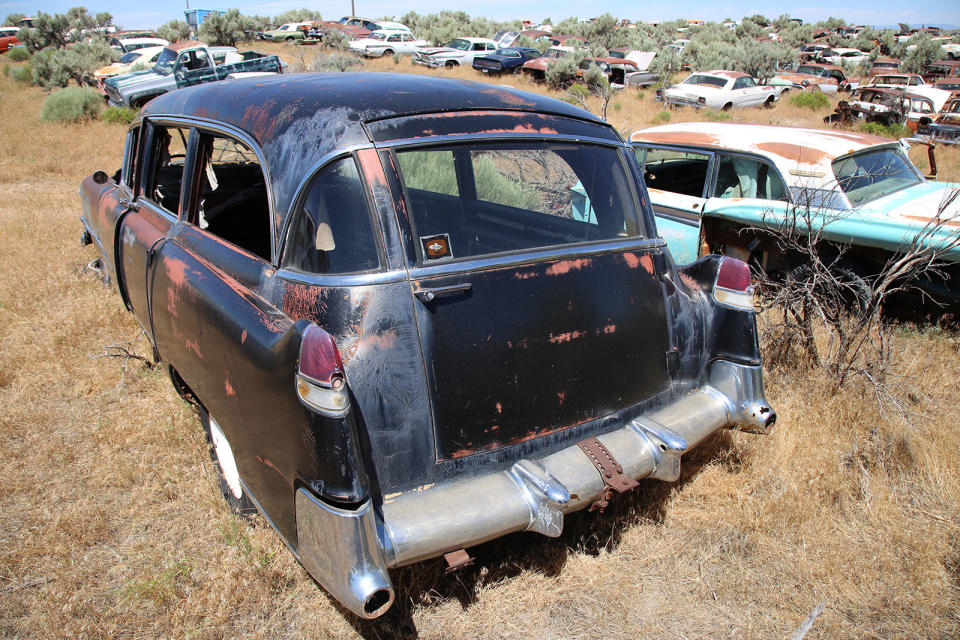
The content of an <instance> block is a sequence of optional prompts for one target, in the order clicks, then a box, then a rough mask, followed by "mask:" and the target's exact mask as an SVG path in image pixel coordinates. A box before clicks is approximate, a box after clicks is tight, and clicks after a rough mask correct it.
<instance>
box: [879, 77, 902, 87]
mask: <svg viewBox="0 0 960 640" xmlns="http://www.w3.org/2000/svg"><path fill="white" fill-rule="evenodd" d="M874 84H903V85H905V84H907V77H906V76H877V81H876V82H875V83H874Z"/></svg>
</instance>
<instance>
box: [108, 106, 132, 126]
mask: <svg viewBox="0 0 960 640" xmlns="http://www.w3.org/2000/svg"><path fill="white" fill-rule="evenodd" d="M136 117H137V110H136V109H131V108H129V107H107V108H106V110H104V112H103V115H102V116H100V119H101V120H103V121H104V122H108V123H110V124H123V125H127V124H130V123H131V122H133V120H134V118H136Z"/></svg>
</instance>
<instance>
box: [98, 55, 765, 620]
mask: <svg viewBox="0 0 960 640" xmlns="http://www.w3.org/2000/svg"><path fill="white" fill-rule="evenodd" d="M114 180H115V182H114ZM81 193H82V205H83V213H82V222H83V241H84V242H86V243H92V244H94V245H95V247H96V248H97V249H98V256H97V258H96V259H95V260H94V261H93V263H92V266H93V267H94V268H96V269H98V270H99V271H100V272H101V274H102V276H103V277H105V278H107V279H108V280H109V281H111V282H114V283H116V285H117V286H118V287H119V292H120V295H121V297H122V299H123V301H124V303H125V304H126V306H127V307H128V308H129V309H130V310H131V311H132V312H133V314H134V316H135V317H136V319H137V320H138V321H139V323H140V324H141V326H142V327H143V329H144V331H146V332H147V334H148V335H149V337H150V339H151V341H152V343H153V345H154V349H155V355H156V357H157V358H159V359H160V360H161V361H162V362H164V363H165V365H166V368H167V369H168V371H169V373H170V378H171V380H172V382H173V385H174V386H175V388H176V389H177V391H179V392H180V394H181V395H182V396H183V397H184V398H185V399H187V400H188V401H189V402H192V403H194V404H196V405H197V407H198V408H199V409H198V410H199V414H200V416H201V422H202V425H203V426H204V428H205V430H206V434H207V436H208V438H209V439H210V441H211V443H212V455H213V457H214V460H215V462H216V466H217V469H218V470H219V472H220V473H221V474H222V483H221V488H222V489H223V492H224V495H225V497H226V498H227V499H228V501H229V502H230V503H231V504H232V506H233V507H234V508H237V509H242V508H246V509H250V508H251V505H253V507H256V509H258V510H259V511H260V512H261V513H262V514H263V515H264V517H266V518H267V520H268V521H269V522H270V523H271V524H272V525H273V527H274V528H275V529H276V531H277V532H278V533H279V535H280V536H281V537H282V538H283V540H284V541H285V542H286V543H287V545H288V546H289V547H290V549H291V550H292V551H293V552H294V553H295V554H296V556H297V558H298V559H299V561H300V562H301V563H302V564H303V566H304V567H305V568H306V570H307V571H309V573H310V574H311V575H312V576H313V577H314V578H316V580H317V581H318V582H319V583H320V584H321V585H323V586H324V587H325V588H326V589H327V590H328V591H329V592H330V593H331V594H332V595H333V596H334V597H336V598H337V599H338V600H339V601H340V602H341V603H342V604H343V605H344V606H345V607H346V608H347V609H349V610H350V611H352V612H354V613H356V614H357V615H360V616H364V617H376V616H378V615H380V614H382V613H383V612H384V611H386V610H387V609H388V608H389V607H390V605H391V603H392V601H393V598H394V591H393V586H392V584H391V581H390V576H389V574H388V569H390V568H392V567H397V566H401V565H407V564H411V563H415V562H420V561H423V560H426V559H429V558H434V557H439V556H440V555H443V554H450V553H451V552H452V555H448V561H449V562H451V564H452V565H455V564H456V563H458V562H460V561H461V560H464V559H466V553H465V552H464V548H466V547H470V546H472V545H476V544H479V543H482V542H485V541H488V540H491V539H493V538H496V537H498V536H502V535H504V534H507V533H510V532H514V531H534V532H538V533H541V534H543V535H547V536H558V535H560V533H561V531H562V529H563V522H564V514H566V513H569V512H572V511H576V510H578V509H583V508H603V507H604V506H605V505H606V501H607V500H609V499H611V491H617V492H621V491H624V490H626V489H627V488H629V487H632V486H635V485H636V479H639V478H644V477H653V478H658V479H661V480H668V481H672V480H676V479H677V477H678V474H679V471H680V457H681V455H682V454H684V453H685V452H687V451H689V450H690V449H692V448H693V447H695V446H696V445H697V444H698V443H700V442H701V441H703V440H704V439H705V438H707V437H708V436H709V435H710V434H711V433H713V432H714V431H716V430H718V429H721V428H725V427H732V426H735V425H736V426H740V427H742V428H745V429H748V430H754V431H761V432H763V431H767V430H768V429H769V428H770V427H771V426H772V424H773V421H774V418H775V415H774V412H773V411H772V410H771V409H770V406H769V404H768V403H767V402H766V400H765V399H764V394H763V386H762V380H761V363H760V356H759V353H758V348H757V333H756V324H755V313H754V307H753V300H752V295H751V294H752V290H751V284H750V274H749V268H748V267H747V265H746V264H744V263H742V262H740V261H738V260H735V259H733V258H721V257H719V256H706V257H704V258H703V259H701V260H699V261H698V262H696V263H694V264H692V265H690V266H688V267H685V268H683V269H679V268H678V267H677V266H676V265H675V264H674V262H673V260H672V259H671V257H670V253H669V251H668V250H667V247H666V244H665V243H664V241H663V239H662V238H660V237H659V235H658V234H657V229H656V226H655V224H654V219H653V213H652V211H651V209H650V205H649V201H648V199H647V193H646V189H645V188H644V186H643V182H642V180H641V179H640V174H639V169H638V167H637V164H636V160H635V158H634V155H633V153H632V151H631V150H630V147H628V146H627V145H626V143H625V142H624V141H623V139H622V138H621V137H620V136H619V135H618V134H617V132H616V130H615V129H614V128H613V127H611V126H610V125H608V124H607V123H605V122H603V121H601V120H599V119H597V118H595V117H594V116H592V115H590V114H589V113H587V112H586V111H582V110H580V109H578V108H576V107H573V106H571V105H569V104H567V103H564V102H561V101H559V100H553V99H549V98H544V97H542V96H537V95H533V94H528V93H524V92H521V91H517V90H513V89H510V88H504V87H493V86H491V85H489V84H484V83H475V82H468V81H457V80H444V79H438V78H431V77H426V76H419V75H402V74H393V73H384V74H377V73H357V74H346V73H334V74H298V75H292V76H275V77H263V78H258V79H257V80H256V81H253V80H252V79H241V80H236V81H234V82H229V83H220V84H217V85H201V86H197V87H190V88H187V89H182V90H179V91H175V92H171V93H169V94H166V95H164V96H161V97H159V98H157V99H155V100H153V101H152V102H150V104H148V105H147V106H146V107H145V108H144V109H143V110H142V111H141V113H140V114H139V116H138V118H137V119H136V120H135V121H134V122H133V124H132V125H131V127H130V130H129V133H128V135H127V141H126V149H125V152H124V161H123V167H122V169H121V171H119V172H118V173H117V174H116V176H115V178H114V179H113V180H111V179H109V178H108V177H107V175H106V174H105V173H103V172H97V173H95V174H94V175H93V176H91V177H89V178H87V179H85V180H84V181H83V185H82V188H81Z"/></svg>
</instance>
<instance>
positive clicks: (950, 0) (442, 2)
mask: <svg viewBox="0 0 960 640" xmlns="http://www.w3.org/2000/svg"><path fill="white" fill-rule="evenodd" d="M354 2H355V6H356V11H357V15H360V16H364V17H369V18H382V17H384V16H401V15H403V14H404V13H406V12H408V11H411V10H412V11H416V12H418V13H435V12H437V11H441V10H444V9H453V10H461V9H462V10H464V11H467V13H469V14H471V15H475V16H484V17H487V18H493V19H496V20H510V19H514V18H516V19H524V18H526V19H530V20H533V21H535V22H537V21H540V20H543V19H544V18H547V17H549V18H552V19H553V21H554V22H557V21H559V20H562V19H564V18H567V17H570V16H576V17H579V18H589V17H591V16H595V15H600V14H603V13H605V12H610V13H611V14H613V15H614V16H617V17H618V18H629V19H631V20H672V19H675V18H690V19H694V18H696V19H702V20H712V21H720V20H723V19H724V18H733V19H734V20H739V19H741V18H743V17H745V16H749V15H753V14H755V13H762V14H763V15H765V16H767V17H769V18H776V17H777V16H779V15H780V14H783V13H789V14H790V15H791V16H793V17H795V18H802V19H803V20H804V21H805V22H816V21H817V20H823V19H824V18H827V17H829V16H838V17H840V18H844V19H845V20H847V21H848V22H849V23H850V24H867V25H895V24H897V23H898V22H906V23H908V24H910V25H912V26H920V25H924V24H927V25H948V24H949V25H956V26H960V0H933V1H931V0H925V1H923V2H910V1H909V0H841V1H839V2H828V1H826V0H819V1H816V0H815V2H814V3H811V4H807V3H805V2H804V1H803V0H800V1H799V2H797V0H765V1H764V2H756V0H754V1H752V2H738V1H737V0H730V2H729V3H718V2H716V0H687V1H686V2H685V3H683V6H682V8H681V7H680V6H679V3H672V2H650V3H639V2H636V1H635V0H597V1H595V2H590V3H586V2H583V1H582V0H578V1H573V0H552V1H551V2H543V1H542V0H538V1H536V2H517V1H516V0H479V1H477V2H471V3H460V2H450V1H449V0H394V1H386V0H354ZM78 5H79V6H85V7H86V8H87V9H89V10H90V11H91V12H93V13H97V12H100V11H109V12H110V13H111V14H112V15H113V19H114V22H115V23H116V24H118V25H120V26H122V27H124V28H127V29H147V28H151V27H157V26H159V25H161V24H162V23H164V22H167V21H168V20H174V19H180V20H183V10H184V9H185V8H187V4H186V2H185V1H184V2H163V1H162V0H161V1H160V2H156V1H144V0H54V1H49V0H47V1H43V0H41V1H40V2H26V1H24V0H0V16H5V15H7V14H9V13H24V14H26V15H28V16H30V15H34V14H35V13H36V12H37V11H45V12H47V13H62V12H64V11H66V10H67V9H69V8H70V7H73V6H78ZM190 6H192V7H194V8H202V9H231V8H236V9H240V12H241V13H245V14H249V15H268V16H275V15H277V14H279V13H281V12H283V11H285V10H287V9H298V8H300V7H309V8H311V9H317V10H319V11H320V12H321V13H322V14H323V17H324V18H325V19H331V20H336V19H338V18H339V17H340V16H343V15H349V14H350V0H336V1H334V2H308V1H304V0H299V1H298V0H271V1H269V2H250V1H249V0H240V3H227V4H221V3H220V2H219V1H218V0H210V1H209V2H208V1H207V0H191V1H190ZM545 6H547V7H549V10H546V11H545V10H544V7H545Z"/></svg>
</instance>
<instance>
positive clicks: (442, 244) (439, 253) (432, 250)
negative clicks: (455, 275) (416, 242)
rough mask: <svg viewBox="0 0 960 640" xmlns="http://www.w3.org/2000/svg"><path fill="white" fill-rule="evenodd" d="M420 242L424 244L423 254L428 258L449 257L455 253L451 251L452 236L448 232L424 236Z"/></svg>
mask: <svg viewBox="0 0 960 640" xmlns="http://www.w3.org/2000/svg"><path fill="white" fill-rule="evenodd" d="M420 244H422V245H423V255H424V257H425V258H426V259H427V260H438V259H440V258H449V257H452V255H453V254H452V253H451V252H450V236H449V235H447V234H446V233H442V234H440V235H436V236H423V237H421V238H420Z"/></svg>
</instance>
